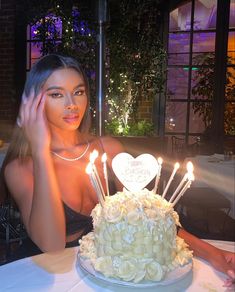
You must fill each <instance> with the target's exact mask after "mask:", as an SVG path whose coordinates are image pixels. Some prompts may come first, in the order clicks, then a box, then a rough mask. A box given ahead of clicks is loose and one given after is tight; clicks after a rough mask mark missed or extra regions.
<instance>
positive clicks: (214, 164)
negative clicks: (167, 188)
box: [185, 154, 235, 218]
mask: <svg viewBox="0 0 235 292" xmlns="http://www.w3.org/2000/svg"><path fill="white" fill-rule="evenodd" d="M189 160H190V161H192V163H193V165H194V173H195V181H194V182H193V183H192V185H191V187H210V188H212V189H215V190H217V191H218V192H219V193H221V194H222V195H224V196H225V197H226V198H228V199H229V200H230V202H231V212H230V215H231V216H232V217H233V218H235V182H234V178H235V160H234V159H231V160H228V161H225V160H224V155H222V154H214V155H212V156H205V155H198V156H195V157H188V158H186V160H185V163H186V162H187V161H189Z"/></svg>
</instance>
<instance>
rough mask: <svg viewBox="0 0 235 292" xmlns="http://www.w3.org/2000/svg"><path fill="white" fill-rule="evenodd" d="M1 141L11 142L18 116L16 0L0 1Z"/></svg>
mask: <svg viewBox="0 0 235 292" xmlns="http://www.w3.org/2000/svg"><path fill="white" fill-rule="evenodd" d="M0 3H1V6H0V139H3V140H9V137H10V135H11V129H12V125H13V123H14V121H15V116H16V97H15V15H16V11H15V0H1V1H0Z"/></svg>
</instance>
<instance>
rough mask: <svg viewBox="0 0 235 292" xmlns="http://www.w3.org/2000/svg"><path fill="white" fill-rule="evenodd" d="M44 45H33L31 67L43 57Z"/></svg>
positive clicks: (38, 43)
mask: <svg viewBox="0 0 235 292" xmlns="http://www.w3.org/2000/svg"><path fill="white" fill-rule="evenodd" d="M41 48H42V43H40V42H37V43H31V66H30V68H31V67H32V66H33V64H34V63H35V62H36V61H37V60H38V59H39V58H40V57H41V56H42V53H41Z"/></svg>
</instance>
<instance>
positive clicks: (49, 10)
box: [0, 0, 235, 240]
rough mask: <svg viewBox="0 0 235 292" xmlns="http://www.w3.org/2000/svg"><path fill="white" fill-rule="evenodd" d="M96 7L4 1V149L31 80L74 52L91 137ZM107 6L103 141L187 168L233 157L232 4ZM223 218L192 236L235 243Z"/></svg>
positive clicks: (0, 36)
mask: <svg viewBox="0 0 235 292" xmlns="http://www.w3.org/2000/svg"><path fill="white" fill-rule="evenodd" d="M95 2H96V1H92V0H90V1H85V0H80V1H79V0H74V1H72V0H68V1H56V0H54V1H52V0H51V1H43V0H41V1H34V0H32V1H27V0H24V1H16V0H0V141H1V142H0V144H1V146H2V149H5V148H4V147H6V145H7V143H9V141H10V137H11V133H12V129H13V127H14V123H15V120H16V117H17V112H18V108H19V104H20V98H21V94H22V90H23V85H24V81H25V78H26V76H27V72H28V71H29V70H30V68H31V66H32V65H33V64H34V62H35V61H36V60H37V59H38V58H40V56H42V55H43V54H46V53H48V52H60V51H62V52H65V53H70V54H72V55H74V56H76V57H78V59H79V58H81V60H80V59H79V61H81V63H82V64H83V65H84V64H85V65H84V66H85V70H86V72H87V74H88V77H89V79H90V83H91V92H92V103H91V112H92V114H93V118H94V119H93V120H94V121H93V122H94V123H93V128H94V131H95V129H96V126H97V125H96V122H97V119H96V118H95V113H96V112H97V102H96V99H95V96H96V90H97V89H96V83H95V76H96V74H97V66H96V64H97V63H96V62H97V60H96V59H97V54H96V49H97V48H96V46H97V30H98V21H97V13H96V7H95ZM131 3H132V4H131ZM108 4H109V5H108V13H107V14H108V16H107V19H106V20H105V23H104V37H105V41H106V49H105V52H104V55H105V66H104V67H105V73H104V79H105V85H106V92H105V100H104V103H103V109H102V110H103V112H104V115H105V116H104V117H105V118H104V120H103V123H104V125H103V126H104V127H105V133H108V134H112V135H115V136H118V138H119V139H120V140H122V141H123V143H124V144H126V147H129V151H130V152H131V153H133V154H135V155H136V154H138V153H135V150H136V149H137V150H138V151H137V152H143V151H145V152H149V153H157V152H160V154H162V155H165V156H166V157H174V158H175V159H176V158H178V159H180V160H182V161H183V160H184V158H186V157H188V156H195V155H199V154H200V155H203V154H205V155H210V154H214V153H221V154H223V153H224V151H229V152H231V153H233V154H234V153H235V143H234V141H235V74H234V73H235V0H230V1H229V0H226V1H224V0H190V1H179V0H175V1H162V0H156V1H153V0H144V1H138V0H136V1H127V0H121V1H114V0H110V1H109V2H108ZM128 25H131V26H130V27H129V26H128ZM133 32H134V38H136V41H135V40H134V39H133ZM115 36H116V39H115ZM119 37H120V39H119ZM141 40H142V41H141ZM143 41H144V42H143ZM115 48H116V51H115V53H113V51H112V50H115ZM128 50H129V51H128ZM124 55H125V56H124ZM124 57H126V59H125V58H124ZM151 57H152V59H151ZM115 62H116V63H115ZM141 66H142V67H141ZM124 105H126V106H124ZM136 125H137V126H136ZM130 136H131V137H130ZM131 139H132V140H131ZM146 139H147V140H146ZM146 141H147V142H146ZM4 145H5V146H4ZM133 145H135V148H134V146H133ZM146 145H147V148H146ZM138 147H139V148H138ZM156 149H157V150H156ZM0 151H3V150H1V148H0ZM210 195H211V194H208V201H210V199H209V197H210ZM218 200H219V201H218V204H219V205H220V204H222V205H221V206H222V207H223V203H225V205H226V204H227V202H224V201H223V198H222V199H221V197H219V199H218ZM221 200H222V201H221ZM221 206H220V207H221ZM216 208H217V209H221V208H219V207H218V205H217V206H216ZM204 211H205V212H207V211H208V209H206V210H204ZM217 211H218V210H217ZM220 211H221V210H220ZM221 212H222V213H221ZM221 212H220V214H222V215H221V216H217V218H216V220H220V224H219V225H221V222H223V232H222V233H221V232H220V231H221V229H220V231H219V232H220V234H219V233H218V232H217V231H218V230H213V232H214V233H215V235H213V232H211V233H210V234H209V231H208V229H207V230H206V231H205V230H203V227H202V225H204V221H203V220H201V217H200V216H201V215H200V216H199V215H198V214H195V216H196V217H197V216H199V217H200V218H199V219H200V220H201V223H202V225H200V224H201V223H200V224H199V225H198V226H197V230H196V229H192V230H191V231H193V232H194V233H195V234H197V235H199V236H200V235H202V234H203V235H202V236H208V237H210V238H211V237H212V236H217V237H218V236H219V237H220V238H226V239H228V240H234V238H235V235H234V228H233V227H234V220H233V219H232V218H230V217H229V216H227V213H226V212H225V211H223V210H222V211H221ZM225 215H226V216H227V217H225ZM213 216H214V215H213ZM213 218H214V219H213V220H215V217H213ZM221 218H222V219H221ZM194 219H195V218H194ZM200 220H198V221H200ZM208 220H209V219H208ZM210 220H211V219H210ZM225 220H226V221H225ZM225 225H226V226H225ZM225 231H226V232H225Z"/></svg>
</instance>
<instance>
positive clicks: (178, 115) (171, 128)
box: [165, 101, 187, 133]
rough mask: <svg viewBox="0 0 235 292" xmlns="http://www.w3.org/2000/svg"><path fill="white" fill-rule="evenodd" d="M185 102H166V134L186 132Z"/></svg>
mask: <svg viewBox="0 0 235 292" xmlns="http://www.w3.org/2000/svg"><path fill="white" fill-rule="evenodd" d="M186 111H187V103H186V102H170V101H167V102H166V118H165V131H166V132H183V133H184V132H185V130H186Z"/></svg>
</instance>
